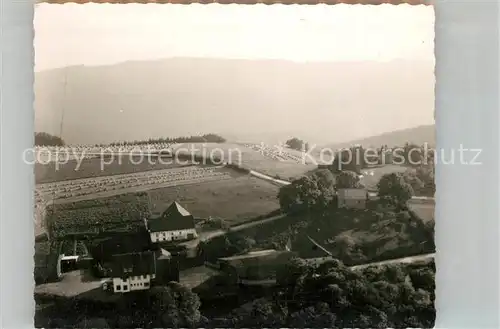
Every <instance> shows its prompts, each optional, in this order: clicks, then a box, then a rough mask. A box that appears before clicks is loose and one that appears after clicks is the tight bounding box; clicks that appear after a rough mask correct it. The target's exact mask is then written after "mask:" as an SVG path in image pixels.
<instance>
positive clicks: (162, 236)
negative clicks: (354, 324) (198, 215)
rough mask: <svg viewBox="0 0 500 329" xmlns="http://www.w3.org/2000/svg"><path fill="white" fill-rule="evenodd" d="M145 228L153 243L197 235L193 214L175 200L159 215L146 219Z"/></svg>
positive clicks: (190, 237) (188, 238) (185, 238)
mask: <svg viewBox="0 0 500 329" xmlns="http://www.w3.org/2000/svg"><path fill="white" fill-rule="evenodd" d="M146 228H147V230H148V232H149V235H150V237H151V242H153V243H155V242H164V241H165V242H169V241H182V240H192V239H195V238H197V237H198V234H197V232H196V227H195V222H194V217H193V215H191V214H190V213H189V212H188V211H187V210H186V209H185V208H183V207H182V206H181V205H180V204H179V203H177V202H173V203H172V204H171V205H170V206H169V207H168V208H167V210H165V212H164V213H163V214H162V215H161V216H160V217H157V218H150V219H149V220H147V221H146Z"/></svg>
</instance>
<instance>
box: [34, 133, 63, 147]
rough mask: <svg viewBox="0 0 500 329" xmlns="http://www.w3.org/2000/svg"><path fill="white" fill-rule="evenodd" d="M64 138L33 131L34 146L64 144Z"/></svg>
mask: <svg viewBox="0 0 500 329" xmlns="http://www.w3.org/2000/svg"><path fill="white" fill-rule="evenodd" d="M64 145H65V143H64V140H63V139H62V138H61V137H59V136H54V135H51V134H48V133H45V132H36V133H35V146H64Z"/></svg>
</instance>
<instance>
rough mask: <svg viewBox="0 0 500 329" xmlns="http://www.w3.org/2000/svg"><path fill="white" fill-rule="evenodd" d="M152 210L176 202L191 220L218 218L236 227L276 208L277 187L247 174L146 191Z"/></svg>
mask: <svg viewBox="0 0 500 329" xmlns="http://www.w3.org/2000/svg"><path fill="white" fill-rule="evenodd" d="M148 193H149V195H150V197H151V204H152V208H153V210H154V211H162V210H163V209H165V208H166V207H167V206H168V205H169V204H170V203H171V202H173V201H175V200H177V201H178V202H179V203H181V204H182V205H183V206H185V207H186V209H187V210H188V211H189V212H191V213H192V214H193V215H194V216H195V217H200V218H207V217H209V216H212V217H220V218H223V219H225V220H226V222H227V223H230V224H236V223H238V222H241V221H245V220H248V219H250V218H253V217H257V216H261V215H265V214H267V213H270V212H271V211H273V210H276V209H278V208H279V203H278V200H277V197H276V196H277V194H278V187H277V186H275V185H273V184H271V183H269V182H266V181H263V180H261V179H258V178H255V177H251V176H248V175H245V176H241V177H237V178H235V179H231V180H224V181H218V182H211V183H206V184H197V185H186V186H179V187H171V188H164V189H156V190H150V191H149V192H148Z"/></svg>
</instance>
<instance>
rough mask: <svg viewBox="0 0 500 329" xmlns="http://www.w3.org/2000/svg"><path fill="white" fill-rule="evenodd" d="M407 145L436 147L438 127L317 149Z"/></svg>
mask: <svg viewBox="0 0 500 329" xmlns="http://www.w3.org/2000/svg"><path fill="white" fill-rule="evenodd" d="M406 143H410V144H412V143H414V144H417V145H423V144H425V143H427V144H428V145H429V146H435V145H436V126H435V125H425V126H418V127H414V128H409V129H402V130H396V131H391V132H387V133H383V134H380V135H376V136H370V137H366V138H362V139H357V140H352V141H349V142H345V143H336V144H333V143H332V144H326V145H321V146H318V147H317V149H321V148H329V149H332V150H337V149H341V148H346V147H350V146H352V145H356V144H359V145H362V146H363V147H364V148H368V147H380V146H382V145H387V146H388V147H392V146H403V145H405V144H406Z"/></svg>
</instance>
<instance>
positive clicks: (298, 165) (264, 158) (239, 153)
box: [173, 143, 316, 180]
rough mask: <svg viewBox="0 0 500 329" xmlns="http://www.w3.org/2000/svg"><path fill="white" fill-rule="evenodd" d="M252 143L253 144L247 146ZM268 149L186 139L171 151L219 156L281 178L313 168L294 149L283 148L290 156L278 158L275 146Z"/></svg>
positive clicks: (300, 173)
mask: <svg viewBox="0 0 500 329" xmlns="http://www.w3.org/2000/svg"><path fill="white" fill-rule="evenodd" d="M252 146H253V147H254V148H251V147H252ZM271 149H272V147H269V146H264V148H263V150H262V151H261V149H260V146H259V147H256V145H255V144H251V145H250V144H232V143H221V144H219V143H204V144H202V143H189V144H176V145H175V146H174V147H173V152H174V154H179V155H181V154H182V155H189V156H191V155H196V156H199V157H202V158H210V157H212V158H216V159H220V160H221V162H222V161H224V162H226V163H233V164H237V165H239V166H240V167H242V168H244V169H248V170H255V171H257V172H260V173H263V174H266V175H269V176H272V177H279V178H280V179H283V180H293V179H294V178H297V177H300V176H302V175H303V174H305V173H307V172H309V171H311V170H314V169H315V168H316V165H315V164H314V163H313V162H311V161H308V162H306V164H303V163H302V161H301V159H300V158H299V157H298V155H297V151H293V150H284V151H283V153H284V154H288V153H289V154H292V153H293V154H294V155H293V157H291V156H283V157H281V158H278V157H277V156H276V154H275V153H276V152H275V150H272V151H271ZM297 158H299V160H297Z"/></svg>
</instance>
